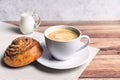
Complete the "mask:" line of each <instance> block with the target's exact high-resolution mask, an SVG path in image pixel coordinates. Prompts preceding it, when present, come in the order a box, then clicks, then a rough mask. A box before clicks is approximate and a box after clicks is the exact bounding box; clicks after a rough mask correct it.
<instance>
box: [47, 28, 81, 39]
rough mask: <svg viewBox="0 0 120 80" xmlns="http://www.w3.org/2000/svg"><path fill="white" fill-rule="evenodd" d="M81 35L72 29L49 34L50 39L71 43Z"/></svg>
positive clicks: (57, 30) (56, 30)
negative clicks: (70, 41)
mask: <svg viewBox="0 0 120 80" xmlns="http://www.w3.org/2000/svg"><path fill="white" fill-rule="evenodd" d="M78 36H79V35H78V34H77V33H76V32H75V31H73V30H70V29H64V28H60V29H55V30H52V31H50V32H49V33H48V37H49V38H50V39H52V40H56V41H69V40H73V39H75V38H77V37H78Z"/></svg>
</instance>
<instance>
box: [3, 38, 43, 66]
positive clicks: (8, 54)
mask: <svg viewBox="0 0 120 80" xmlns="http://www.w3.org/2000/svg"><path fill="white" fill-rule="evenodd" d="M41 55H42V49H41V46H40V43H39V42H38V41H36V40H35V39H33V38H30V37H18V38H16V39H15V40H13V42H12V43H11V45H10V46H9V47H8V48H7V49H6V51H5V54H4V56H3V61H4V63H5V64H7V65H8V66H11V67H21V66H25V65H28V64H30V63H32V62H34V61H35V60H36V59H38V58H39V57H40V56H41Z"/></svg>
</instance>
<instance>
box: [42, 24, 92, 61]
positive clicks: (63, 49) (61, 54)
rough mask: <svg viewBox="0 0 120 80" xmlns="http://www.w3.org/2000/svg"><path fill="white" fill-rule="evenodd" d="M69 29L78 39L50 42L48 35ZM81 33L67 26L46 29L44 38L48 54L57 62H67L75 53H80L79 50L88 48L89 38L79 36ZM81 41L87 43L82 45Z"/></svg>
mask: <svg viewBox="0 0 120 80" xmlns="http://www.w3.org/2000/svg"><path fill="white" fill-rule="evenodd" d="M63 28H64V29H70V30H73V31H75V32H76V33H77V34H78V37H77V38H75V39H72V40H69V41H57V40H52V39H50V38H49V37H48V34H49V33H50V32H51V31H53V30H56V29H63ZM81 34H82V33H81V31H80V30H78V29H76V28H75V27H73V26H67V25H57V26H51V27H50V28H48V29H46V30H45V32H44V36H45V42H46V45H47V48H48V50H49V52H50V53H51V54H52V56H53V57H54V58H56V59H58V60H67V59H70V58H71V57H72V55H74V54H75V52H77V51H80V50H81V49H84V48H85V47H87V46H88V44H89V43H90V38H89V36H87V35H81ZM82 39H86V40H87V42H86V43H85V44H83V42H81V40H82Z"/></svg>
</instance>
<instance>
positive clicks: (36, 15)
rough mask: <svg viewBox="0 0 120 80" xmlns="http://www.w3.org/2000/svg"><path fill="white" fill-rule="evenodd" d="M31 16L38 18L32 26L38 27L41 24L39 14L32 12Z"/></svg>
mask: <svg viewBox="0 0 120 80" xmlns="http://www.w3.org/2000/svg"><path fill="white" fill-rule="evenodd" d="M32 16H35V17H36V18H38V21H37V22H36V23H35V25H34V28H38V27H39V26H40V24H41V19H40V16H39V15H38V14H33V15H32Z"/></svg>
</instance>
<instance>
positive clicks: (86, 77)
mask: <svg viewBox="0 0 120 80" xmlns="http://www.w3.org/2000/svg"><path fill="white" fill-rule="evenodd" d="M7 22H8V23H12V24H15V25H18V22H10V21H7ZM61 24H62V25H63V24H65V25H74V26H75V27H77V28H78V29H80V30H81V31H82V33H83V34H86V35H89V36H90V37H91V43H90V45H91V46H94V47H97V48H100V51H99V53H98V54H97V55H96V57H95V58H94V59H93V61H92V62H91V63H90V64H89V65H88V67H87V68H86V70H85V71H84V72H83V74H82V75H81V76H80V78H79V80H120V21H107V22H104V21H102V22H99V21H96V22H95V21H94V22H91V21H90V22H89V21H86V22H81V21H77V22H72V21H71V22H69V21H66V22H65V21H61V22H60V21H53V22H49V21H46V22H45V21H43V23H42V25H41V26H40V27H39V28H38V29H36V31H39V32H44V30H45V29H46V28H48V27H50V26H52V25H61Z"/></svg>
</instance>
